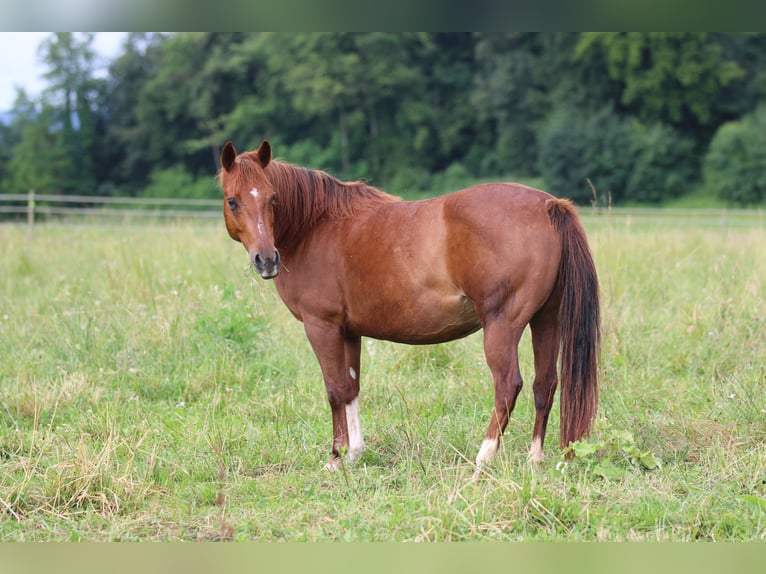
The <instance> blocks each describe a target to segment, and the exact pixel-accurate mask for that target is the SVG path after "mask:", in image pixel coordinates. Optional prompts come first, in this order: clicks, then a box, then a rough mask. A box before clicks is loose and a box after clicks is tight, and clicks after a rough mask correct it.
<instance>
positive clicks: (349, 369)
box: [348, 367, 356, 380]
mask: <svg viewBox="0 0 766 574" xmlns="http://www.w3.org/2000/svg"><path fill="white" fill-rule="evenodd" d="M348 374H349V375H351V378H352V379H354V380H356V371H355V370H354V367H349V368H348Z"/></svg>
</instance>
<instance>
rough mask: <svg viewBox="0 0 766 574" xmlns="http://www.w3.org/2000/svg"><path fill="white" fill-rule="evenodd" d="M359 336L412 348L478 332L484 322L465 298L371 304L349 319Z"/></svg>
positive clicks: (422, 297) (427, 298)
mask: <svg viewBox="0 0 766 574" xmlns="http://www.w3.org/2000/svg"><path fill="white" fill-rule="evenodd" d="M349 327H350V330H351V331H353V332H354V333H355V334H357V335H361V336H365V337H372V338H375V339H384V340H387V341H394V342H396V343H407V344H410V345H426V344H433V343H443V342H445V341H452V340H454V339H459V338H461V337H465V336H467V335H470V334H471V333H474V332H476V331H477V330H479V329H480V328H481V323H480V322H479V319H478V317H477V316H476V310H475V308H474V305H473V302H472V301H471V300H470V299H468V298H467V297H465V296H464V295H462V294H461V295H452V296H449V297H443V296H441V297H431V298H429V297H428V296H423V295H421V296H420V297H416V298H409V297H406V298H405V297H403V298H402V300H397V301H380V300H378V301H370V302H369V303H368V304H367V305H363V306H361V308H359V309H357V313H356V314H355V316H351V317H349Z"/></svg>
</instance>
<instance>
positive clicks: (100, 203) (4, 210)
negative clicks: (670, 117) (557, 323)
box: [0, 192, 766, 228]
mask: <svg viewBox="0 0 766 574" xmlns="http://www.w3.org/2000/svg"><path fill="white" fill-rule="evenodd" d="M221 210H222V206H221V201H220V200H217V199H180V198H179V199H172V198H137V197H98V196H89V195H39V194H37V195H36V194H35V193H34V192H29V193H28V194H16V195H12V194H0V221H8V220H12V221H17V222H19V221H20V222H23V221H24V220H26V222H27V224H28V225H29V226H30V228H31V227H33V226H34V225H35V224H36V223H39V222H41V221H45V222H50V221H65V222H70V221H73V220H74V221H78V222H81V221H83V219H87V218H90V219H92V220H93V221H98V222H103V221H105V220H110V219H111V220H112V221H115V222H119V221H120V220H119V219H118V218H121V220H122V221H128V222H130V221H146V220H157V219H162V220H164V221H167V220H170V219H175V220H186V219H191V218H196V219H204V218H207V219H211V220H212V219H216V218H221V217H222V213H221ZM580 214H581V215H582V216H583V218H584V219H585V220H586V222H590V221H597V222H606V221H608V222H612V223H615V224H617V225H623V224H624V225H641V224H651V225H655V224H657V225H676V226H682V225H683V226H689V225H692V226H694V225H696V226H713V227H755V228H764V227H765V226H766V211H764V210H763V209H762V208H759V209H666V208H652V207H646V208H631V207H629V208H620V207H611V208H604V207H600V208H590V207H584V206H583V207H581V208H580Z"/></svg>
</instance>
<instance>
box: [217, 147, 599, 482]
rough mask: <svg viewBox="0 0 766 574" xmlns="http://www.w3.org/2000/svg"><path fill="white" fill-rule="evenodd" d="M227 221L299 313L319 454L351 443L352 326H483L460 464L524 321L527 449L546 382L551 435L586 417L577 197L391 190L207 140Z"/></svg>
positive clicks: (369, 333)
mask: <svg viewBox="0 0 766 574" xmlns="http://www.w3.org/2000/svg"><path fill="white" fill-rule="evenodd" d="M220 164H221V167H220V170H219V171H218V180H219V185H220V187H221V189H222V191H223V213H224V219H225V223H226V229H227V231H228V233H229V235H230V236H231V238H232V239H234V240H235V241H238V242H240V243H242V245H243V246H244V248H245V249H246V250H247V253H248V255H249V258H250V262H251V263H252V266H253V267H254V268H255V270H256V271H257V273H258V274H259V275H260V276H261V277H262V278H263V279H273V280H274V282H275V285H276V290H277V292H278V293H279V296H280V298H281V299H282V301H283V302H284V304H285V305H286V306H287V308H288V309H289V310H290V312H291V313H292V315H293V316H294V317H295V318H296V319H298V320H299V321H302V322H303V326H304V331H305V335H306V337H307V338H308V341H309V343H310V345H311V347H312V349H313V351H314V353H315V355H316V357H317V359H318V361H319V366H320V369H321V372H322V375H323V378H324V383H325V387H326V391H327V398H328V401H329V404H330V409H331V411H332V432H333V442H332V451H331V454H330V458H329V461H328V462H327V464H326V465H325V467H326V468H328V469H331V470H333V469H338V468H339V465H340V464H341V457H342V456H345V459H344V460H345V461H348V462H353V461H356V460H358V459H359V457H360V456H361V454H362V451H363V449H364V439H363V436H362V429H361V423H360V418H359V388H360V373H361V369H360V365H359V362H360V350H361V339H362V337H371V338H375V339H381V340H388V341H394V342H396V343H405V344H411V345H420V344H434V343H442V342H445V341H451V340H454V339H458V338H461V337H465V336H467V335H469V334H471V333H474V332H476V331H478V330H479V329H483V343H484V354H485V358H486V362H487V365H488V366H489V369H490V371H491V374H492V378H493V382H494V394H495V400H494V409H493V411H492V414H491V417H490V422H489V427H488V429H487V432H486V435H485V437H484V439H483V442H482V443H481V446H480V448H479V451H478V454H477V455H476V460H475V466H474V478H477V477H478V476H479V475H480V473H482V472H484V471H485V469H486V465H487V464H488V463H489V462H490V461H491V460H492V458H493V457H494V456H495V454H496V453H497V451H498V447H499V443H500V438H501V436H502V434H503V431H504V430H505V427H506V425H507V424H508V419H509V417H510V415H511V413H512V411H513V409H514V406H515V404H516V399H517V397H518V394H519V391H520V390H521V387H522V384H523V381H522V377H521V374H520V372H519V360H518V345H519V341H520V338H521V336H522V332H523V331H524V329H525V327H526V326H527V325H529V326H530V330H531V335H532V337H531V338H532V346H533V351H534V369H535V377H534V383H533V385H532V388H533V391H534V403H535V423H534V429H533V433H532V442H531V447H530V450H529V454H528V458H529V460H530V461H531V462H533V463H540V462H541V461H542V460H543V459H544V454H543V443H544V441H545V433H546V428H547V425H548V415H549V413H550V411H551V407H552V405H553V400H554V395H555V391H556V388H557V386H558V384H559V376H558V373H557V362H558V359H559V352H561V377H560V380H561V398H560V436H559V442H560V446H561V448H562V449H565V454H566V447H567V446H568V445H569V444H570V443H572V442H573V441H578V440H580V439H581V438H582V437H583V436H585V435H586V434H588V433H589V432H590V429H591V426H592V421H593V419H594V417H595V415H596V411H597V406H598V376H597V370H598V354H599V344H600V319H599V313H600V311H599V286H598V277H597V274H596V268H595V265H594V261H593V258H592V255H591V252H590V248H589V246H588V242H587V238H586V236H585V232H584V230H583V228H582V225H581V223H580V222H579V219H578V216H577V213H576V210H575V207H574V206H573V204H572V203H571V202H570V201H569V200H566V199H562V198H556V197H554V196H552V195H550V194H548V193H546V192H544V191H541V190H538V189H534V188H531V187H527V186H524V185H521V184H514V183H487V184H479V185H474V186H472V187H469V188H466V189H463V190H460V191H456V192H453V193H448V194H446V195H442V196H439V197H434V198H431V199H423V200H419V201H403V200H401V199H399V198H397V197H395V196H392V195H389V194H388V193H385V192H383V191H381V190H379V189H376V188H375V187H373V186H371V185H368V184H367V183H366V182H364V181H351V182H344V181H340V180H339V179H337V178H335V177H334V176H332V175H330V174H328V173H326V172H324V171H320V170H315V169H308V168H304V167H299V166H294V165H291V164H289V163H287V162H284V161H280V160H276V159H272V151H271V145H270V144H269V142H268V141H267V140H264V141H263V143H261V145H260V146H259V147H258V149H257V150H255V151H247V152H243V153H241V154H238V153H237V151H236V149H235V148H234V145H233V144H232V143H231V142H227V143H226V144H225V145H224V146H223V148H222V151H221V157H220Z"/></svg>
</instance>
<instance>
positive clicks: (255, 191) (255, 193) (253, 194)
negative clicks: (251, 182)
mask: <svg viewBox="0 0 766 574" xmlns="http://www.w3.org/2000/svg"><path fill="white" fill-rule="evenodd" d="M250 195H252V196H253V199H258V188H257V187H254V188H253V189H251V190H250Z"/></svg>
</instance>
